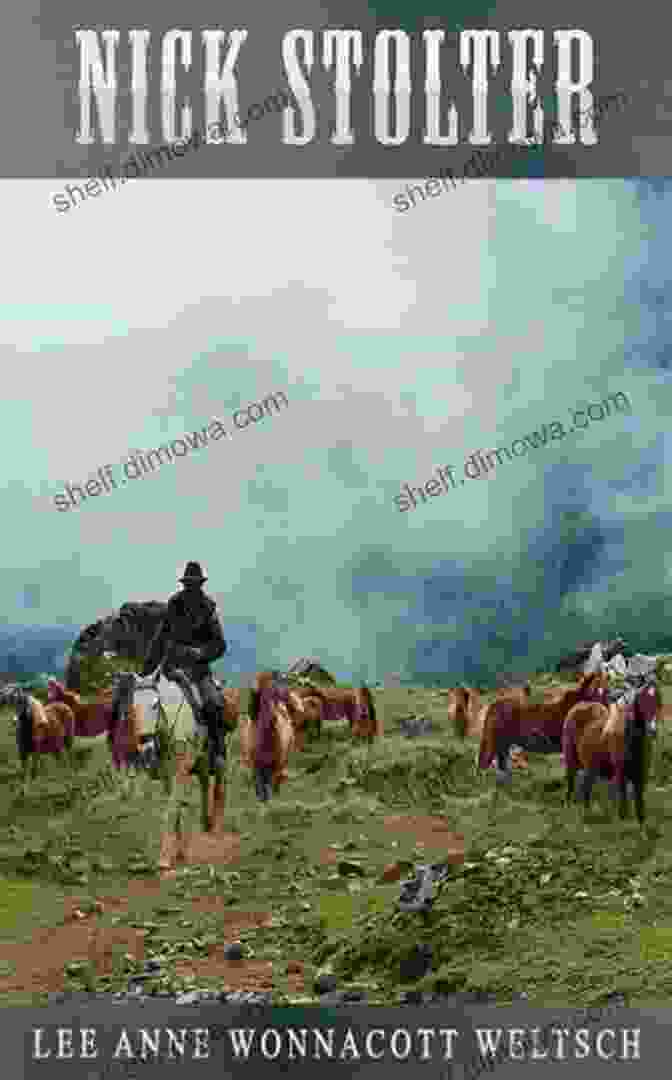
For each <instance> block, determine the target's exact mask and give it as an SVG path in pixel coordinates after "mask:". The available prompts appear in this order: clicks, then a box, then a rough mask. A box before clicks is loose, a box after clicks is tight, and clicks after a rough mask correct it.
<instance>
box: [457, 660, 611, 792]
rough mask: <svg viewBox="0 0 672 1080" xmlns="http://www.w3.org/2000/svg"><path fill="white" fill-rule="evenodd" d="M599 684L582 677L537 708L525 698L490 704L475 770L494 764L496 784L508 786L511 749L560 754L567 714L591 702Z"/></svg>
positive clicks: (600, 679)
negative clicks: (500, 782) (578, 706)
mask: <svg viewBox="0 0 672 1080" xmlns="http://www.w3.org/2000/svg"><path fill="white" fill-rule="evenodd" d="M602 683H603V677H602V676H601V675H599V674H593V675H585V676H584V677H583V678H582V679H581V682H580V683H579V684H578V686H575V687H571V688H570V689H568V690H565V691H564V693H562V694H559V695H558V696H557V698H555V699H553V700H549V701H544V702H541V703H540V704H535V703H533V702H532V701H530V700H529V697H527V695H525V696H522V695H520V696H517V697H502V698H498V699H496V700H495V701H493V702H492V703H491V704H490V705H489V706H488V707H487V711H486V713H485V718H484V722H483V731H482V733H481V743H480V748H479V755H478V767H479V768H480V769H488V768H489V767H490V766H491V765H492V764H493V763H495V762H496V764H497V773H498V780H506V781H507V782H508V781H510V779H511V771H510V757H509V754H510V750H511V747H512V746H519V747H521V748H522V749H523V750H527V751H528V752H533V753H560V751H561V749H562V726H563V724H564V721H565V717H566V716H567V713H568V712H569V711H570V709H571V708H573V706H574V705H577V704H578V703H579V702H580V701H590V700H591V695H592V693H593V692H594V690H595V688H596V687H597V686H598V685H602Z"/></svg>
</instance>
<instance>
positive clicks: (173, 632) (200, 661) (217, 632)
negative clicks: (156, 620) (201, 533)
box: [142, 562, 226, 775]
mask: <svg viewBox="0 0 672 1080" xmlns="http://www.w3.org/2000/svg"><path fill="white" fill-rule="evenodd" d="M207 580H208V579H207V576H206V575H205V574H204V573H203V571H202V569H201V566H200V564H199V563H197V562H189V563H187V565H186V568H185V571H184V574H183V576H182V577H181V578H180V583H181V584H182V586H183V589H182V591H181V592H178V593H175V594H174V595H173V596H171V598H170V600H169V601H168V604H167V610H166V613H165V615H164V617H163V620H162V621H161V624H160V626H159V627H158V629H157V631H156V634H155V636H154V639H153V641H152V643H151V645H150V647H149V651H148V653H147V656H146V659H145V663H144V666H143V670H142V674H143V676H146V675H149V674H150V673H151V672H152V671H154V670H155V668H156V667H157V665H158V664H159V662H160V661H161V660H163V674H164V676H165V677H166V679H168V680H169V681H171V682H175V683H177V684H178V685H179V686H180V687H181V688H182V690H183V691H184V694H185V697H186V698H187V700H188V701H189V704H190V705H191V708H192V711H193V713H194V717H195V719H196V720H197V721H200V723H202V725H203V726H204V727H206V729H207V732H208V738H207V743H208V746H207V756H208V772H209V774H210V775H213V774H215V773H217V772H220V771H221V770H222V769H223V768H224V765H225V762H226V742H225V735H226V732H225V730H224V726H223V718H222V696H221V692H220V686H219V685H218V683H217V682H216V681H215V679H214V678H213V676H212V674H211V672H210V664H212V663H213V662H214V661H215V660H219V658H220V657H222V656H223V655H224V653H225V652H226V641H225V640H224V634H223V632H222V627H221V624H220V621H219V617H218V615H217V606H216V604H215V601H214V600H212V599H211V598H210V597H209V596H206V594H205V593H204V592H203V585H204V584H205V582H206V581H207ZM176 669H181V671H182V672H184V675H185V676H186V678H182V677H181V676H180V674H179V671H178V670H176ZM192 686H195V687H196V689H197V690H198V693H199V696H200V702H201V704H200V706H199V703H198V702H197V700H196V698H195V695H194V693H193V690H192ZM197 768H198V762H195V763H194V765H193V766H192V770H191V771H192V773H194V772H196V771H197Z"/></svg>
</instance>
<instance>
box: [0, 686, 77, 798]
mask: <svg viewBox="0 0 672 1080" xmlns="http://www.w3.org/2000/svg"><path fill="white" fill-rule="evenodd" d="M0 705H12V706H13V707H14V708H15V709H16V747H17V750H18V753H19V759H20V761H21V767H22V779H23V789H24V793H25V792H26V790H27V783H28V772H29V769H30V764H31V759H32V765H33V768H32V779H33V780H34V779H35V775H36V770H37V760H38V759H37V756H36V755H37V754H54V756H55V757H61V755H62V754H63V753H64V752H65V755H66V757H67V760H68V763H69V765H70V769H71V770H73V769H74V761H73V756H72V748H73V739H74V732H75V718H74V716H73V714H72V710H71V709H70V708H68V706H67V705H64V704H63V703H62V702H59V703H55V704H52V705H43V704H42V702H41V701H38V699H37V698H35V697H33V695H32V694H29V693H28V692H27V691H26V690H24V689H23V688H22V687H19V686H8V687H4V688H3V689H2V691H0Z"/></svg>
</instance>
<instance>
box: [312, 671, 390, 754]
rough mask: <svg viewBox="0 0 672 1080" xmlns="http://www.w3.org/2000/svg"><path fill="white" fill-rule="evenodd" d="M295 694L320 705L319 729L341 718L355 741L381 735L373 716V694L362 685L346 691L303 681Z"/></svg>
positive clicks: (374, 714)
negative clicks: (326, 723)
mask: <svg viewBox="0 0 672 1080" xmlns="http://www.w3.org/2000/svg"><path fill="white" fill-rule="evenodd" d="M298 691H299V693H300V694H301V695H302V697H303V698H304V699H306V698H311V699H314V700H317V701H319V702H321V705H322V717H321V723H320V727H321V724H322V723H325V722H327V721H329V720H331V721H334V722H336V721H339V720H341V719H342V718H345V719H346V720H347V722H348V727H349V728H350V732H351V734H352V736H353V738H355V739H362V738H364V739H368V741H369V742H373V740H374V739H375V738H377V737H378V736H380V735H382V733H383V727H382V720H381V719H380V717H379V716H378V715H377V712H376V704H375V701H374V698H373V694H372V693H371V690H370V689H369V687H368V686H367V685H366V683H362V684H361V686H359V688H358V689H354V690H348V689H344V688H342V687H337V686H325V687H322V686H315V685H314V684H313V683H311V682H310V681H309V680H305V681H304V683H303V686H301V687H299V688H298Z"/></svg>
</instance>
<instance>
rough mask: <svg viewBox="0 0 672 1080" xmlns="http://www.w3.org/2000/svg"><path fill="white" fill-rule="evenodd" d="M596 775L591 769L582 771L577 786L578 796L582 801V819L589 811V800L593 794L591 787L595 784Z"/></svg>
mask: <svg viewBox="0 0 672 1080" xmlns="http://www.w3.org/2000/svg"><path fill="white" fill-rule="evenodd" d="M596 776H597V774H596V773H595V772H594V771H593V769H590V768H589V769H584V770H583V773H582V775H581V777H580V778H579V784H578V788H579V791H578V795H579V798H580V799H581V800H582V801H583V812H584V817H585V815H586V814H587V813H588V811H589V810H590V800H591V797H592V794H593V785H594V784H595V780H596Z"/></svg>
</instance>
